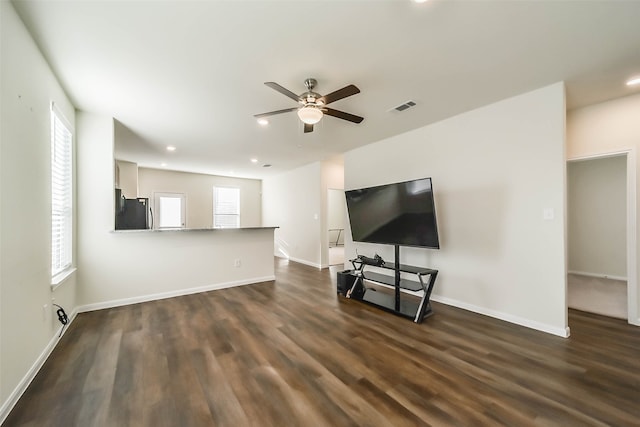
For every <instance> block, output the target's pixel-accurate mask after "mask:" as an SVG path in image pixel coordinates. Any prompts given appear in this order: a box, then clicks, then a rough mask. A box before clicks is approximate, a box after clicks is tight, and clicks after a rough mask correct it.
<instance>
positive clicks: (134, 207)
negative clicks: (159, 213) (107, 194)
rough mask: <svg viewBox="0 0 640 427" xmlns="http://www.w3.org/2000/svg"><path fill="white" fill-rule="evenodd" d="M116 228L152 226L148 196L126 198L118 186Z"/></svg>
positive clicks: (129, 228) (145, 227)
mask: <svg viewBox="0 0 640 427" xmlns="http://www.w3.org/2000/svg"><path fill="white" fill-rule="evenodd" d="M115 196H116V200H115V202H116V209H115V210H116V212H115V214H116V215H115V216H116V218H115V219H116V227H115V228H116V230H146V229H148V228H151V227H152V225H153V224H152V220H151V209H150V207H149V199H148V198H137V199H125V198H124V196H123V195H122V191H121V190H120V189H118V188H116V194H115Z"/></svg>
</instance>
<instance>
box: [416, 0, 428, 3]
mask: <svg viewBox="0 0 640 427" xmlns="http://www.w3.org/2000/svg"><path fill="white" fill-rule="evenodd" d="M428 1H429V0H413V2H414V3H426V2H428Z"/></svg>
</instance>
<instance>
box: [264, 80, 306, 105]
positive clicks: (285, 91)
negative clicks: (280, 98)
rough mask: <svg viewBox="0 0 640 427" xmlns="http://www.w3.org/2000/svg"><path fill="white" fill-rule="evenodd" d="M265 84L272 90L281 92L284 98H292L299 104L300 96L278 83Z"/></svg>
mask: <svg viewBox="0 0 640 427" xmlns="http://www.w3.org/2000/svg"><path fill="white" fill-rule="evenodd" d="M264 84H265V85H267V86H269V87H270V88H271V89H273V90H275V91H278V92H280V93H281V94H283V95H284V96H288V97H289V98H291V99H293V100H294V101H296V102H298V95H296V94H295V93H293V92H291V91H290V90H289V89H286V88H284V87H282V86H280V85H279V84H278V83H276V82H264Z"/></svg>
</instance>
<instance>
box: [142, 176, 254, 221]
mask: <svg viewBox="0 0 640 427" xmlns="http://www.w3.org/2000/svg"><path fill="white" fill-rule="evenodd" d="M138 185H139V189H140V191H139V197H148V198H149V199H151V200H153V194H154V193H156V192H160V193H183V194H185V195H186V216H187V218H186V220H187V221H186V227H187V228H210V227H212V226H213V187H214V186H217V187H236V188H239V189H240V227H259V226H260V225H261V224H262V196H261V190H262V182H261V181H260V180H257V179H243V178H232V177H224V176H215V175H204V174H198V173H188V172H175V171H167V170H160V169H148V168H139V169H138ZM152 206H153V204H152Z"/></svg>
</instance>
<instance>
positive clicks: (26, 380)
mask: <svg viewBox="0 0 640 427" xmlns="http://www.w3.org/2000/svg"><path fill="white" fill-rule="evenodd" d="M77 314H78V310H77V309H74V310H73V312H71V315H70V316H69V323H67V324H66V325H65V326H64V327H63V325H60V327H59V328H58V330H57V331H56V333H55V334H54V335H53V337H51V340H49V343H48V344H47V345H46V346H45V348H44V350H42V353H40V356H38V358H37V359H36V361H35V362H33V365H31V368H29V370H28V371H27V373H26V374H25V376H24V377H22V380H20V382H19V383H18V385H17V386H16V388H15V389H13V391H12V392H11V394H10V395H9V397H8V398H7V400H5V401H4V403H3V404H2V407H0V425H2V423H4V422H5V420H6V419H7V417H8V416H9V414H10V413H11V410H12V409H13V407H14V406H16V403H18V400H20V398H21V397H22V395H23V394H24V392H25V391H26V390H27V387H29V384H31V382H32V381H33V379H34V378H35V377H36V375H38V372H39V371H40V369H41V368H42V366H43V365H44V363H45V362H46V361H47V359H48V358H49V356H50V355H51V352H52V351H53V349H54V348H55V347H56V345H57V344H58V342H59V341H60V339H61V338H62V337H63V336H64V334H65V333H67V330H68V329H69V326H71V323H73V321H74V320H75V318H76V315H77ZM61 330H62V334H61V333H60V332H61Z"/></svg>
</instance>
